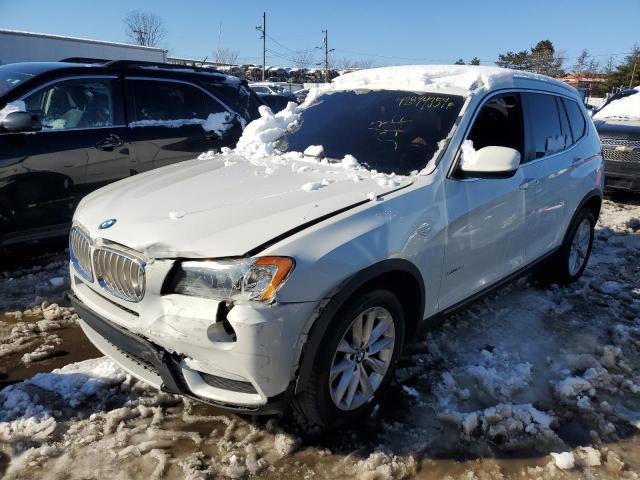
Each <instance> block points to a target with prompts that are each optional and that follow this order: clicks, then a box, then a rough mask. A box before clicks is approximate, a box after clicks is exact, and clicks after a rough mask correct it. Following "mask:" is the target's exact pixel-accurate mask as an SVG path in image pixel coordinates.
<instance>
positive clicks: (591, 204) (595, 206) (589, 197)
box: [563, 189, 602, 241]
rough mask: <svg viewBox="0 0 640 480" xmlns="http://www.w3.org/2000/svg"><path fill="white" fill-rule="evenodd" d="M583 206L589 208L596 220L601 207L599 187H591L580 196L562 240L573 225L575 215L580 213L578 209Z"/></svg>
mask: <svg viewBox="0 0 640 480" xmlns="http://www.w3.org/2000/svg"><path fill="white" fill-rule="evenodd" d="M583 208H588V209H589V210H591V213H592V214H593V219H594V220H595V221H596V222H597V221H598V218H599V217H600V209H601V208H602V191H601V190H599V189H593V190H591V191H590V192H589V193H587V194H586V195H585V196H584V197H583V198H582V200H581V201H580V203H579V204H578V207H577V208H576V209H575V211H574V212H573V215H572V216H571V220H570V221H569V223H568V224H567V228H566V231H565V234H564V237H563V241H564V239H565V238H566V236H567V235H568V234H569V230H570V229H571V225H573V222H574V221H575V219H576V216H577V215H578V214H579V213H580V211H581V210H582V209H583Z"/></svg>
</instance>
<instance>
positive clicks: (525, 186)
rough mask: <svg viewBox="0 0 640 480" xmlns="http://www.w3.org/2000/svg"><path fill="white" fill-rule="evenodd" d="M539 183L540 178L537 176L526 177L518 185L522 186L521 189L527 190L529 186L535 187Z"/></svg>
mask: <svg viewBox="0 0 640 480" xmlns="http://www.w3.org/2000/svg"><path fill="white" fill-rule="evenodd" d="M539 183H540V180H538V179H537V178H525V179H524V180H523V181H522V183H521V184H520V185H518V187H519V188H520V190H526V189H528V188H531V187H535V186H536V185H538V184H539Z"/></svg>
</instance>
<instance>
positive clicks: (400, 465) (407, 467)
mask: <svg viewBox="0 0 640 480" xmlns="http://www.w3.org/2000/svg"><path fill="white" fill-rule="evenodd" d="M417 470H418V465H417V462H416V461H415V459H414V458H413V457H408V458H403V457H400V456H397V455H394V454H393V453H391V452H389V451H387V450H385V449H384V448H378V449H376V450H375V451H374V452H373V453H371V454H370V455H369V456H368V457H367V458H365V459H363V460H360V461H358V462H356V463H355V464H354V465H351V466H349V467H348V468H346V469H345V471H344V472H335V473H336V474H339V475H340V474H344V473H347V474H349V475H350V476H351V478H356V479H358V480H392V479H397V478H398V479H399V478H413V477H414V476H415V475H416V473H417Z"/></svg>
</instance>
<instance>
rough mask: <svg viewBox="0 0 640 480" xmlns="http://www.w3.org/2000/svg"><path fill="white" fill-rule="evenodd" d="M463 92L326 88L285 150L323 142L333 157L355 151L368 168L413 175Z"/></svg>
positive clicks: (449, 123)
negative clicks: (457, 93) (338, 89)
mask: <svg viewBox="0 0 640 480" xmlns="http://www.w3.org/2000/svg"><path fill="white" fill-rule="evenodd" d="M463 104H464V98H463V97H461V96H458V95H445V94H441V93H425V92H420V93H413V92H407V91H396V90H375V91H374V90H348V91H338V92H327V93H325V94H323V95H321V96H319V97H318V98H317V99H316V100H315V102H314V103H313V104H312V105H311V106H309V107H308V108H306V109H305V110H304V112H303V114H302V119H301V121H300V122H299V124H298V126H297V128H296V129H295V130H293V131H292V132H290V133H288V134H287V135H285V136H284V137H283V138H282V139H281V140H280V142H279V144H278V148H279V150H281V151H285V150H288V151H296V152H304V151H305V150H306V149H307V147H310V146H312V145H317V146H322V147H323V151H324V156H325V157H326V158H328V159H337V160H340V159H342V158H343V157H344V156H345V155H347V154H350V155H353V156H354V157H355V158H356V159H357V160H358V161H359V162H360V164H362V165H363V166H365V167H366V168H368V169H369V170H377V171H378V172H384V173H396V174H400V175H408V174H410V173H411V172H414V171H416V170H421V169H423V168H424V167H425V165H426V164H427V162H429V160H431V159H432V158H433V157H434V155H435V153H436V152H437V151H438V142H440V141H441V140H443V139H445V138H446V137H447V135H448V134H449V132H450V131H451V129H452V128H453V125H454V123H455V121H456V118H457V117H458V115H459V114H460V110H461V109H462V105H463Z"/></svg>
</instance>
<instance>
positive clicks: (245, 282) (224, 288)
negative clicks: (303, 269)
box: [169, 257, 295, 302]
mask: <svg viewBox="0 0 640 480" xmlns="http://www.w3.org/2000/svg"><path fill="white" fill-rule="evenodd" d="M294 265H295V262H294V260H293V259H292V258H289V257H259V258H248V259H245V258H243V259H238V260H190V261H185V262H182V263H181V264H180V265H179V268H178V270H177V271H176V272H175V275H174V276H173V278H172V279H171V285H170V288H169V291H170V293H179V294H181V295H190V296H192V297H202V298H211V299H214V300H226V301H231V300H261V301H265V302H268V301H270V300H272V299H273V296H274V295H275V293H276V292H277V291H278V288H279V287H280V286H281V285H282V284H283V283H284V282H285V280H286V279H287V277H288V276H289V274H290V273H291V271H292V270H293V267H294Z"/></svg>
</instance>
